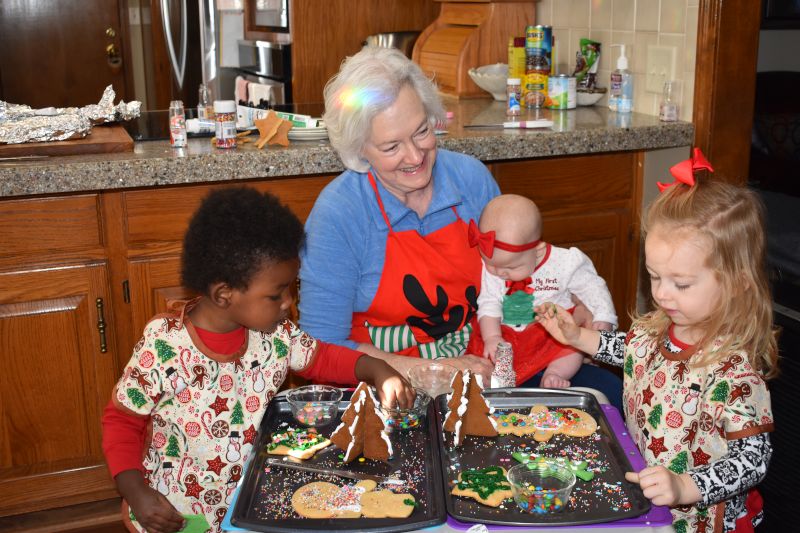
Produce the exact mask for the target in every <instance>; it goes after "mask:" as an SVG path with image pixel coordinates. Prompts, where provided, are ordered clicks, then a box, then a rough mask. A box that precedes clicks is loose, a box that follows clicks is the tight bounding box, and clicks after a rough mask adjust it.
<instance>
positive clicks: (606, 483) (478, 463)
mask: <svg viewBox="0 0 800 533" xmlns="http://www.w3.org/2000/svg"><path fill="white" fill-rule="evenodd" d="M484 396H485V397H486V399H487V400H488V401H489V403H490V404H491V405H492V407H494V408H495V411H496V412H510V411H514V412H518V413H526V414H527V413H528V411H529V409H530V407H531V406H532V405H534V404H537V403H540V404H544V405H547V406H548V407H550V408H551V409H552V408H558V407H575V408H578V409H582V410H584V411H586V412H587V413H589V414H590V415H592V416H593V417H594V418H595V420H597V423H598V429H597V431H596V432H595V434H594V435H592V436H589V437H584V438H576V437H567V436H564V435H555V436H554V437H553V438H552V439H551V440H550V441H549V442H546V443H537V442H536V441H534V440H533V436H531V435H529V436H525V437H517V436H515V435H502V436H498V437H497V438H486V437H473V436H466V437H465V438H464V442H463V443H462V445H461V446H460V447H457V448H456V447H453V446H452V434H446V436H447V437H450V439H449V440H450V444H445V442H444V441H442V440H441V439H440V443H441V446H442V449H441V451H440V455H441V458H442V462H441V467H442V475H443V477H444V479H445V484H446V487H447V488H446V494H445V501H446V505H447V512H448V514H449V515H450V516H451V517H453V518H454V519H455V520H458V521H461V522H482V523H486V524H500V525H519V526H537V525H538V526H556V525H581V524H595V523H602V522H610V521H615V520H622V519H627V518H632V517H636V516H639V515H642V514H644V513H647V512H648V511H649V510H650V501H649V500H648V499H647V498H645V497H644V494H642V491H641V489H640V488H639V486H638V485H636V484H634V483H630V482H628V481H626V480H625V476H624V473H625V472H628V471H632V470H634V469H633V467H632V466H631V463H630V461H629V460H628V457H627V455H626V453H625V451H624V449H623V448H622V446H621V445H620V443H619V441H618V440H617V438H616V436H615V435H614V432H613V431H612V430H611V427H610V424H609V422H608V420H607V419H606V417H605V414H604V413H603V410H602V409H601V408H600V404H598V403H597V400H596V399H595V398H594V396H592V395H591V394H588V393H582V392H578V391H549V390H544V389H493V390H486V391H484ZM446 412H447V398H446V396H444V395H443V396H440V397H438V398H437V399H436V414H437V417H438V424H439V426H441V423H442V421H443V420H444V417H445V414H446ZM514 451H524V452H526V453H539V454H541V455H547V456H554V457H567V458H569V459H576V460H584V461H588V462H589V467H590V468H592V469H593V470H594V471H595V477H594V479H592V480H591V481H581V480H580V479H578V480H576V482H575V488H574V489H573V491H572V496H571V498H570V502H569V504H568V505H567V507H566V508H565V509H564V510H563V511H561V512H559V513H552V514H528V513H524V512H522V511H521V510H519V508H518V507H517V505H516V504H515V503H514V501H513V500H512V499H508V500H506V501H505V502H503V503H502V504H501V506H500V507H498V508H493V507H488V506H486V505H482V504H480V503H478V502H477V501H475V500H473V499H471V498H463V497H458V496H453V495H451V494H450V489H451V487H452V485H453V482H454V481H455V480H457V478H458V473H459V472H460V471H462V470H465V469H467V468H486V467H488V466H502V467H503V468H505V469H506V470H508V469H510V468H511V467H512V466H515V465H517V464H519V463H518V462H517V461H516V460H514V459H512V458H511V454H512V452H514Z"/></svg>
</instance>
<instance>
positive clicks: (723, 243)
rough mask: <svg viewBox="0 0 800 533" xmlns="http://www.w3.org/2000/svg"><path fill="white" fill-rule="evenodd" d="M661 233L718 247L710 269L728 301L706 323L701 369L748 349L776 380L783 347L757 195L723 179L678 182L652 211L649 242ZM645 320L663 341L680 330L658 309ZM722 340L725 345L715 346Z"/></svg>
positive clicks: (752, 359)
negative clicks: (779, 340)
mask: <svg viewBox="0 0 800 533" xmlns="http://www.w3.org/2000/svg"><path fill="white" fill-rule="evenodd" d="M656 226H659V227H660V229H661V230H663V231H665V232H669V233H671V234H674V235H676V238H680V235H681V234H682V233H684V234H685V233H695V234H696V235H698V236H700V237H702V238H705V240H706V241H707V242H708V243H710V245H711V248H710V253H709V254H708V258H707V259H706V265H707V266H708V267H709V268H710V269H711V270H713V271H714V273H715V275H716V276H717V280H718V281H719V283H720V285H721V291H722V294H721V297H720V299H719V301H718V302H717V303H716V305H715V307H714V309H713V310H712V312H711V314H710V316H709V317H707V318H706V320H705V321H704V324H702V327H703V328H704V330H705V334H704V336H703V338H702V339H701V340H700V342H699V343H698V344H699V347H700V351H699V352H698V356H699V357H698V358H697V359H696V360H694V361H693V363H694V364H697V365H701V366H705V365H709V364H713V363H715V362H716V361H718V360H719V359H720V358H721V357H722V356H723V355H724V354H726V353H728V352H729V351H730V350H742V351H743V352H744V353H746V354H747V355H748V357H749V358H750V364H751V365H752V366H753V368H755V369H756V370H757V371H759V372H760V373H761V374H762V375H763V376H764V377H765V378H773V377H775V376H776V375H777V359H778V348H777V342H776V338H775V333H774V330H773V326H772V298H771V295H770V289H769V284H768V282H767V276H766V269H765V261H766V243H765V240H766V239H765V234H764V210H763V206H762V204H761V201H760V200H759V199H758V197H757V196H756V194H755V193H754V192H752V191H750V190H748V189H745V188H743V187H737V186H735V185H731V184H729V183H725V182H722V181H717V180H707V179H706V180H697V183H696V184H695V186H693V187H689V186H687V185H684V184H683V183H676V184H675V185H673V186H671V187H669V188H667V189H666V190H664V192H662V193H661V194H660V195H659V197H658V198H657V199H656V200H654V201H653V203H652V204H651V205H650V207H649V208H648V209H647V212H646V213H645V216H644V220H643V221H642V232H643V235H645V236H646V235H647V232H648V231H652V230H653V228H655V227H656ZM640 320H641V322H640V323H641V324H642V326H643V327H645V328H646V329H648V330H650V331H653V332H654V333H656V334H657V335H658V337H657V338H663V336H664V335H666V333H667V330H668V328H669V326H670V324H671V323H672V322H671V320H670V318H669V317H668V316H667V315H666V313H664V311H663V310H662V309H660V308H658V306H656V310H655V311H654V312H652V313H649V314H648V315H646V316H644V317H640ZM717 340H721V342H722V345H721V346H715V341H717Z"/></svg>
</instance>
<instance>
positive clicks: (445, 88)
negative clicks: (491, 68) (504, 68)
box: [412, 0, 536, 98]
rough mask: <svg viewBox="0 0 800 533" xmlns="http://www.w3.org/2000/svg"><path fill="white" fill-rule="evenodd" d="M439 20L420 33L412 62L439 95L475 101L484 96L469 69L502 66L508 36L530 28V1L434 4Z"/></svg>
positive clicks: (479, 0) (533, 10)
mask: <svg viewBox="0 0 800 533" xmlns="http://www.w3.org/2000/svg"><path fill="white" fill-rule="evenodd" d="M437 1H438V2H441V4H442V7H441V11H440V13H439V17H438V18H437V19H436V20H435V21H434V22H433V23H432V24H431V25H430V26H428V27H427V28H425V30H424V31H423V32H422V33H421V34H420V36H419V38H418V39H417V42H416V44H415V45H414V52H413V56H412V57H413V59H414V61H415V62H416V63H417V64H418V65H419V66H420V67H421V68H422V70H423V71H424V72H425V73H426V74H428V75H429V76H432V77H433V78H434V81H435V82H436V84H437V85H438V86H439V90H441V91H442V92H443V93H445V94H449V95H452V96H455V97H458V98H475V97H482V96H486V95H487V94H486V93H485V92H484V91H483V89H481V88H480V87H478V86H477V85H475V83H474V82H473V81H472V79H470V77H469V74H468V71H469V69H470V68H473V67H479V66H482V65H490V64H493V63H507V62H508V39H509V37H514V36H522V35H525V26H528V25H530V24H535V23H536V22H535V19H536V2H535V1H528V2H520V1H519V0H460V1H452V0H437Z"/></svg>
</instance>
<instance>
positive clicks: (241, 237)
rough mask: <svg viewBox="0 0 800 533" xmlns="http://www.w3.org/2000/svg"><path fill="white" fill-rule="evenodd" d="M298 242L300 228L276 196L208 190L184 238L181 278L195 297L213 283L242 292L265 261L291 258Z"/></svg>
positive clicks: (240, 190)
mask: <svg viewBox="0 0 800 533" xmlns="http://www.w3.org/2000/svg"><path fill="white" fill-rule="evenodd" d="M303 238H304V232H303V224H302V223H301V222H300V220H299V219H298V218H297V216H296V215H295V214H294V213H293V212H292V211H291V210H290V209H289V208H288V207H287V206H285V205H283V204H281V202H280V200H279V199H278V198H277V197H276V196H273V195H272V194H270V193H267V192H265V193H261V192H259V191H257V190H255V189H253V188H250V187H235V188H224V189H217V190H213V191H211V192H210V193H209V194H208V196H206V198H205V199H204V200H203V202H202V204H200V207H199V208H198V209H197V211H195V213H194V215H192V219H191V221H190V222H189V228H188V229H187V230H186V234H185V235H184V238H183V254H182V257H181V280H182V282H183V285H184V287H186V288H188V289H191V290H194V291H196V292H198V293H200V294H208V289H209V287H210V286H211V285H212V284H213V283H218V282H224V283H227V284H228V285H230V286H231V287H232V288H235V289H247V287H248V285H249V283H250V280H251V279H252V276H253V274H254V273H255V272H256V270H258V269H259V268H260V267H261V266H262V265H263V264H264V262H266V261H269V262H281V261H288V260H291V259H296V258H297V257H298V256H299V252H300V247H301V246H302V244H303Z"/></svg>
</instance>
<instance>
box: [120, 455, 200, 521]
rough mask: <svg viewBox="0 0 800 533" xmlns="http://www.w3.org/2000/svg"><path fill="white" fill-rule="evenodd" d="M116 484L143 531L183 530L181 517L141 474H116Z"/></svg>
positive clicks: (133, 472)
mask: <svg viewBox="0 0 800 533" xmlns="http://www.w3.org/2000/svg"><path fill="white" fill-rule="evenodd" d="M116 482H117V489H118V490H119V493H120V494H121V495H122V497H123V498H125V501H126V502H128V505H129V506H130V508H131V511H133V516H135V517H136V520H137V521H138V522H139V524H140V525H141V526H142V527H143V528H144V530H145V531H148V532H149V533H173V532H175V531H180V530H181V529H183V528H184V526H185V520H184V518H183V516H182V515H181V514H180V513H179V512H178V510H177V509H175V507H173V506H172V504H171V503H169V500H167V498H166V497H165V496H164V495H163V494H161V493H160V492H158V491H157V490H155V489H153V488H151V487H149V486H148V485H147V483H145V481H144V478H143V477H142V473H141V472H139V471H138V470H125V471H124V472H120V473H119V474H117V477H116Z"/></svg>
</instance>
